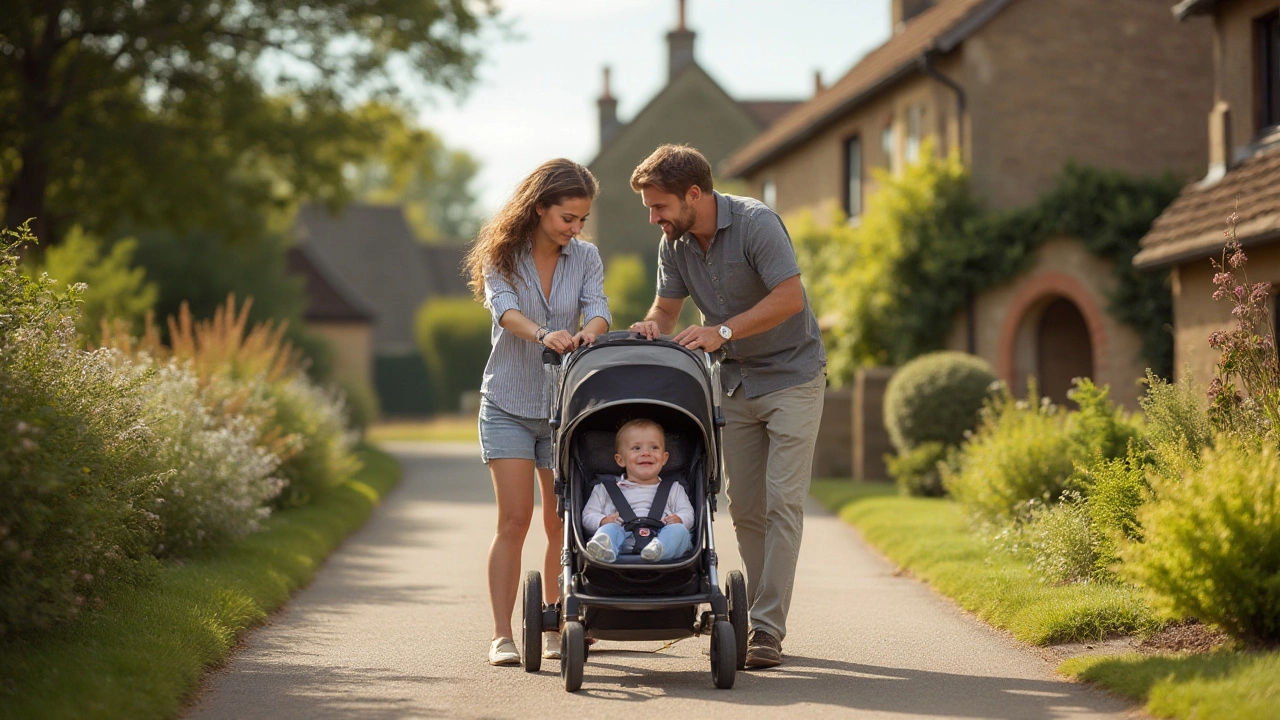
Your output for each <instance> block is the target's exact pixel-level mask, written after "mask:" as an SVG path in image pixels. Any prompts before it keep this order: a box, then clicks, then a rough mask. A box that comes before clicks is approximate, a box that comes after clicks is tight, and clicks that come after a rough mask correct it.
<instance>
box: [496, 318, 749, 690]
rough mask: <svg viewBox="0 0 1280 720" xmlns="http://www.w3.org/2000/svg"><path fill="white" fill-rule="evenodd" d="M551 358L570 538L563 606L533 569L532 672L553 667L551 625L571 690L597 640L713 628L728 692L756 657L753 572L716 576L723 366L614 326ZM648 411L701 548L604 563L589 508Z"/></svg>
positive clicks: (529, 616)
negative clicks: (750, 594)
mask: <svg viewBox="0 0 1280 720" xmlns="http://www.w3.org/2000/svg"><path fill="white" fill-rule="evenodd" d="M543 361H544V363H546V364H547V366H548V369H549V371H550V372H552V373H553V374H555V375H557V376H558V379H559V382H557V383H554V386H555V391H554V392H555V397H554V404H553V412H552V414H551V427H552V441H553V448H554V452H555V458H556V460H555V462H556V466H555V492H556V506H557V512H559V514H560V516H561V517H562V518H563V519H564V545H563V546H562V549H561V553H560V564H561V567H562V569H561V572H560V577H559V578H558V580H557V582H559V584H560V602H558V603H556V604H555V605H551V606H548V605H545V604H544V603H543V602H542V574H541V573H539V572H538V571H536V570H531V571H529V572H528V573H526V575H525V579H524V587H523V602H522V606H523V612H524V618H523V628H522V633H521V637H522V641H523V643H524V652H523V653H522V655H523V658H524V660H523V662H524V668H525V671H526V672H537V671H538V670H539V669H540V668H541V665H542V654H541V647H542V646H541V639H542V633H543V632H544V631H550V630H557V629H558V630H559V631H560V638H561V646H560V676H561V678H562V679H563V680H564V687H565V690H567V691H569V692H574V691H576V690H578V689H579V688H581V687H582V675H583V666H584V665H585V663H586V660H587V655H588V650H587V638H596V639H600V640H623V641H640V640H677V639H681V638H686V637H690V636H693V635H701V634H706V633H709V634H710V635H711V678H712V681H713V682H714V683H715V686H716V687H718V688H730V687H733V681H734V674H735V672H736V671H737V670H740V669H742V668H744V667H745V663H746V657H747V588H746V582H745V580H744V579H743V576H742V573H740V572H737V571H734V572H731V573H729V575H728V578H727V580H726V582H725V586H724V591H723V592H721V589H720V587H719V582H720V581H719V576H718V574H717V572H716V562H717V561H716V551H715V539H714V537H713V535H712V532H711V520H712V517H713V516H714V515H715V510H716V494H717V493H718V492H719V491H720V427H721V426H722V425H723V424H724V420H723V417H722V415H721V414H720V406H719V404H718V402H717V392H718V387H717V385H716V384H714V380H715V378H714V377H713V375H714V373H715V371H716V370H717V367H716V366H714V365H713V364H712V362H711V359H710V357H709V356H708V355H706V354H705V353H702V354H698V353H694V352H693V351H690V350H687V349H685V348H683V347H681V346H680V345H678V344H676V343H673V342H671V341H669V340H665V339H659V340H646V339H645V338H643V337H642V336H639V335H637V334H634V333H630V332H611V333H607V334H605V335H602V336H600V337H599V338H598V339H597V340H596V342H595V344H594V345H590V346H584V347H582V348H580V349H578V350H575V351H574V352H572V353H570V354H569V355H568V356H566V357H565V358H561V357H560V356H559V355H558V354H556V353H555V352H553V351H547V352H545V353H544V354H543ZM562 361H563V364H562ZM636 417H645V418H649V419H652V420H655V421H657V422H658V423H659V424H661V425H662V427H663V429H664V431H665V433H666V444H667V452H668V453H670V458H669V459H668V461H667V464H666V466H665V467H664V468H663V471H662V477H663V478H664V479H667V478H674V479H675V480H676V481H677V482H679V483H681V484H682V485H683V486H684V489H685V492H686V493H687V494H688V496H689V500H690V502H691V503H692V505H693V507H694V511H695V514H696V518H695V520H694V527H693V531H692V532H691V533H690V535H691V539H692V549H691V550H690V551H689V552H687V553H686V554H685V555H684V556H682V557H677V558H674V559H672V560H669V561H659V562H656V563H655V562H647V561H644V560H642V559H641V558H640V556H638V555H619V556H618V559H617V560H616V561H614V562H612V563H600V562H596V561H595V560H592V559H591V558H590V557H588V556H587V555H586V553H585V552H583V547H584V546H585V544H586V542H587V540H589V539H590V537H584V532H583V529H582V508H583V506H584V505H585V504H586V501H587V498H588V497H589V496H590V495H591V491H592V489H593V488H594V487H595V484H596V483H597V482H598V481H599V479H600V477H601V476H609V475H611V476H614V477H617V476H618V474H620V473H621V472H622V468H621V467H619V466H618V465H617V463H615V462H614V457H613V456H614V436H615V433H616V431H617V429H618V427H619V426H621V425H622V423H624V422H626V421H627V420H630V419H633V418H636ZM708 605H709V606H710V609H705V608H704V606H708Z"/></svg>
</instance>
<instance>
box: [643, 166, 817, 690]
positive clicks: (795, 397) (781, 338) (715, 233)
mask: <svg viewBox="0 0 1280 720" xmlns="http://www.w3.org/2000/svg"><path fill="white" fill-rule="evenodd" d="M711 182H712V181H711V165H710V164H709V163H708V162H707V160H706V158H704V157H703V156H702V154H701V153H699V152H698V151H697V150H694V149H693V148H690V147H685V146H679V145H663V146H662V147H660V148H658V149H657V150H655V151H654V153H653V154H652V155H650V156H649V157H648V159H646V160H645V161H644V162H642V163H640V166H639V167H637V168H636V169H635V172H634V173H632V175H631V189H632V190H635V191H636V192H637V193H639V194H640V198H641V200H643V202H644V205H645V207H646V208H648V209H649V223H650V224H651V225H653V224H656V225H658V226H660V227H661V228H662V233H663V237H662V240H661V241H660V243H659V247H658V292H657V297H656V298H654V302H653V307H652V308H650V309H649V312H648V314H647V315H645V319H644V320H642V321H640V322H638V323H635V324H634V325H632V326H631V329H632V330H633V331H636V332H639V333H642V334H644V335H645V336H646V337H648V338H649V339H653V338H655V337H657V336H659V335H663V334H669V333H671V332H672V331H673V330H674V329H675V326H676V319H677V318H678V317H679V316H680V309H681V308H682V307H683V306H684V299H685V298H686V297H692V298H693V303H694V305H696V306H697V308H698V310H699V311H701V313H702V318H703V323H704V324H703V325H693V326H690V327H688V328H685V329H684V330H682V331H681V332H680V334H678V335H676V336H675V338H674V340H675V341H676V342H678V343H680V344H681V345H683V346H685V347H687V348H690V349H694V350H704V351H706V352H710V353H714V352H716V351H717V350H722V349H723V350H724V353H725V354H724V357H723V360H722V361H721V364H720V378H721V385H722V388H721V390H722V397H721V405H722V407H723V410H724V416H725V428H724V447H725V451H724V453H723V455H724V470H725V476H726V478H727V482H728V492H729V515H730V517H732V518H733V527H734V530H735V531H736V532H737V536H738V552H739V554H741V556H742V562H743V564H744V565H745V566H746V570H747V597H748V600H749V602H750V605H751V610H750V617H751V628H752V632H751V635H750V639H749V641H748V647H747V667H755V668H762V667H773V666H775V665H778V664H780V663H781V662H782V639H783V638H784V637H786V631H787V627H786V621H787V610H788V608H789V606H790V604H791V590H792V586H793V584H794V582H795V573H796V557H797V555H798V554H799V552H800V536H801V532H802V529H803V524H804V514H803V504H804V499H805V496H806V495H807V494H808V492H809V481H810V476H809V475H810V471H811V468H812V465H813V445H814V441H815V439H816V438H817V434H818V422H819V420H820V419H821V417H822V399H823V393H824V391H825V388H826V371H825V370H826V353H825V352H824V350H823V347H822V337H821V335H820V334H819V332H818V321H817V319H816V318H814V316H813V311H812V310H811V309H810V308H809V302H808V300H807V298H806V297H805V293H804V288H803V287H802V286H801V285H800V267H799V265H798V264H797V263H796V256H795V250H794V249H793V248H792V246H791V238H790V236H789V235H788V234H787V230H786V228H785V227H783V224H782V220H781V219H780V218H779V217H778V215H777V213H775V212H773V211H772V210H770V209H769V208H768V207H767V206H765V205H764V204H763V203H760V202H757V201H755V200H752V199H750V198H740V197H734V196H731V195H721V194H720V193H718V192H715V191H714V190H713V188H712V184H711Z"/></svg>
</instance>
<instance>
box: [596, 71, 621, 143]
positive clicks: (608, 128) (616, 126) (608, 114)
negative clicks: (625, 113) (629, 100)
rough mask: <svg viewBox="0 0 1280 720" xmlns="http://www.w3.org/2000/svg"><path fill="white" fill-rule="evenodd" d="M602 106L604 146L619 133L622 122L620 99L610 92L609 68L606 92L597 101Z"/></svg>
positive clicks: (601, 131)
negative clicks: (620, 120) (619, 109)
mask: <svg viewBox="0 0 1280 720" xmlns="http://www.w3.org/2000/svg"><path fill="white" fill-rule="evenodd" d="M596 105H597V106H599V108H600V147H601V149H603V148H604V146H605V145H608V144H609V141H610V140H612V139H613V136H614V135H617V134H618V130H620V129H621V128H622V124H621V123H619V122H618V100H617V99H616V98H614V97H613V95H612V94H611V93H610V92H609V68H608V67H607V66H606V67H605V69H604V92H602V93H600V99H599V100H597V101H596Z"/></svg>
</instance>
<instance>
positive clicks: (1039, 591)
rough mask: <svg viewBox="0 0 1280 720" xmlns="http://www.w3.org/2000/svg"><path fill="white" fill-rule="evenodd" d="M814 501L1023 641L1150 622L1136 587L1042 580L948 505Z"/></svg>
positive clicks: (829, 494)
mask: <svg viewBox="0 0 1280 720" xmlns="http://www.w3.org/2000/svg"><path fill="white" fill-rule="evenodd" d="M816 484H817V483H815V485H816ZM851 484H852V483H851ZM848 492H849V493H854V494H856V492H857V491H853V490H850V491H848ZM814 496H815V497H817V498H818V499H819V500H820V501H823V502H824V504H826V505H827V507H829V508H831V509H832V510H838V511H839V513H840V517H841V518H843V519H844V520H845V521H846V522H848V523H850V524H852V525H854V526H855V527H857V528H858V529H859V530H861V531H862V534H863V537H865V538H866V539H867V541H868V542H870V543H871V544H872V545H874V546H875V547H876V548H878V549H879V550H880V552H882V553H884V554H885V555H886V556H888V557H889V559H890V560H892V561H893V562H895V563H897V564H898V565H900V566H902V567H903V568H906V569H907V570H909V571H910V572H911V573H912V574H913V575H914V576H915V577H917V578H919V579H921V580H923V581H925V582H927V583H929V584H930V585H932V586H934V588H936V589H937V590H938V592H941V593H942V594H943V595H946V596H947V597H950V598H952V599H953V600H955V601H956V602H957V603H959V604H960V606H961V607H963V608H964V609H966V610H968V611H970V612H972V613H974V614H975V615H977V616H978V617H979V618H981V619H982V620H984V621H985V622H988V623H990V624H992V625H995V626H996V627H1000V628H1004V629H1006V630H1008V631H1009V632H1011V633H1013V635H1014V636H1015V637H1017V638H1018V639H1019V640H1022V641H1024V642H1029V643H1033V644H1036V645H1047V644H1051V643H1061V642H1074V641H1087V640H1100V639H1102V638H1105V637H1107V636H1110V635H1117V634H1127V633H1132V632H1134V631H1137V630H1140V629H1143V628H1146V627H1150V626H1151V624H1152V623H1153V620H1152V618H1151V613H1150V610H1149V609H1148V608H1147V606H1146V605H1145V603H1143V602H1142V600H1141V598H1140V596H1139V594H1138V593H1137V591H1136V590H1134V589H1132V588H1128V587H1123V586H1110V585H1096V584H1094V585H1079V584H1078V585H1065V586H1051V585H1045V584H1044V583H1042V582H1040V579H1039V577H1038V576H1037V575H1036V574H1035V572H1033V571H1032V570H1031V568H1030V567H1028V566H1027V565H1026V564H1025V563H1023V562H1020V561H1019V560H1017V559H1016V558H1014V557H1012V556H1010V555H1008V554H1007V553H1005V552H1001V551H998V550H996V549H994V548H993V547H991V545H990V544H989V543H988V542H986V541H985V540H983V539H982V538H980V537H978V536H976V535H975V534H974V533H973V531H972V530H971V529H970V527H969V523H968V522H967V520H966V518H965V516H964V514H963V512H962V511H961V509H960V507H959V506H958V505H956V504H955V503H954V502H951V501H949V500H938V499H932V498H914V497H900V496H895V497H865V496H864V497H862V498H861V499H855V500H854V501H852V502H850V501H849V500H848V498H849V496H848V495H845V496H841V495H840V493H839V492H837V491H834V490H830V489H826V488H820V489H819V490H818V491H816V492H814Z"/></svg>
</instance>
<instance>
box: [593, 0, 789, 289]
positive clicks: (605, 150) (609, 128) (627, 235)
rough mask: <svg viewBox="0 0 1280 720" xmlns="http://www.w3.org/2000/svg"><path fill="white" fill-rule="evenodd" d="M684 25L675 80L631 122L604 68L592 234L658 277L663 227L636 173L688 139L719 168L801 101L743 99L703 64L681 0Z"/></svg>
mask: <svg viewBox="0 0 1280 720" xmlns="http://www.w3.org/2000/svg"><path fill="white" fill-rule="evenodd" d="M678 9H679V17H678V21H677V25H676V28H675V29H674V30H672V31H671V32H669V33H667V57H668V61H667V84H666V86H664V87H663V88H662V89H661V90H660V91H659V92H658V94H657V95H655V96H654V97H653V98H652V99H651V100H649V102H648V103H647V104H646V105H645V106H644V108H642V109H641V110H640V111H639V112H638V113H636V115H635V117H633V118H632V119H631V120H630V121H629V122H625V123H624V122H621V121H620V120H619V119H618V100H617V98H615V97H614V96H613V94H612V92H611V89H610V87H609V68H605V69H604V90H603V92H602V93H601V95H600V98H599V99H598V100H597V101H596V103H597V106H598V107H599V112H600V149H599V151H598V153H597V154H596V157H595V159H593V160H592V161H591V162H590V163H589V164H588V167H589V168H590V169H591V172H592V174H594V175H595V176H596V179H597V180H599V181H600V196H599V198H598V199H597V200H596V201H595V203H594V204H593V205H592V212H591V217H590V218H589V219H588V221H587V227H586V231H585V234H586V235H587V236H588V237H590V238H591V239H592V240H594V241H595V242H596V244H597V245H598V246H599V248H600V254H601V255H602V257H603V258H604V259H605V261H606V264H607V262H608V260H609V258H611V257H614V256H617V255H623V254H627V255H638V256H640V257H641V258H642V259H643V260H644V262H645V267H646V268H648V269H649V270H650V271H651V272H649V273H648V276H649V277H652V276H653V275H654V273H656V270H657V246H658V238H659V237H660V235H661V233H660V232H659V231H657V230H655V229H654V228H653V227H650V226H649V223H648V214H647V213H646V211H645V209H644V207H643V205H641V203H640V199H639V197H638V196H637V195H636V194H635V193H634V192H632V191H631V172H632V171H633V170H635V167H636V166H637V165H639V164H640V162H641V161H642V160H644V159H645V158H646V157H648V156H649V154H650V153H652V152H653V151H654V149H655V148H657V147H658V146H659V145H663V144H665V143H681V144H687V145H691V146H693V147H696V148H698V149H699V150H700V151H701V152H702V153H703V154H704V155H706V156H707V159H708V160H710V161H711V163H712V165H713V167H714V166H715V165H717V164H719V163H720V162H721V161H722V160H724V159H725V158H726V157H728V156H729V153H730V152H732V151H733V150H734V149H735V148H738V147H741V146H742V145H744V144H745V143H746V142H747V141H749V140H751V139H752V138H754V137H755V136H756V135H758V134H759V133H760V131H761V130H763V129H764V128H766V127H768V126H769V124H770V123H772V122H773V121H774V120H776V119H777V118H778V117H779V116H780V115H781V114H783V113H785V112H786V111H787V110H789V109H791V108H792V107H794V106H795V105H796V104H797V103H796V102H794V101H780V100H745V101H740V100H736V99H734V98H732V97H730V96H729V94H728V93H727V92H725V90H724V89H723V88H721V87H720V85H719V84H718V83H717V82H716V81H715V80H714V79H712V77H711V76H710V75H708V74H707V71H706V70H704V69H703V68H702V66H700V65H699V64H698V62H697V58H696V56H695V53H694V41H695V40H696V33H694V31H692V30H690V29H689V28H688V27H686V25H685V3H684V0H679V5H678Z"/></svg>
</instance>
